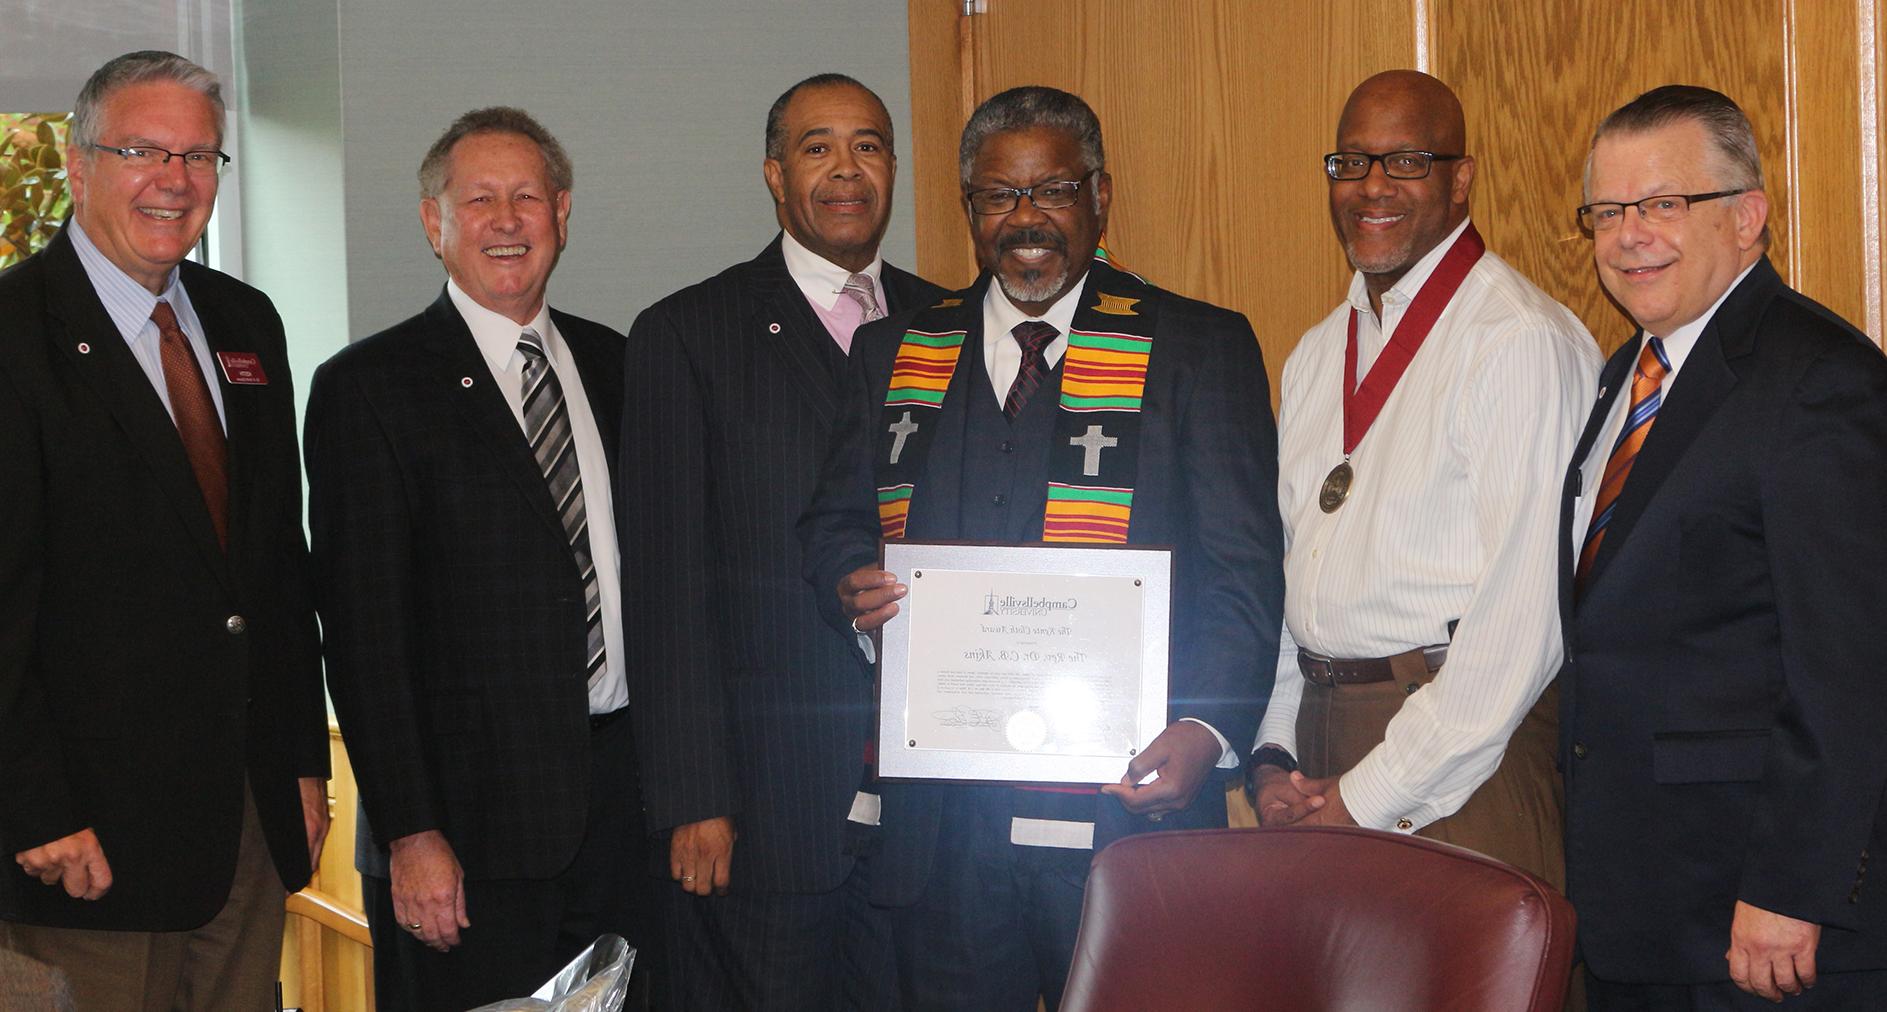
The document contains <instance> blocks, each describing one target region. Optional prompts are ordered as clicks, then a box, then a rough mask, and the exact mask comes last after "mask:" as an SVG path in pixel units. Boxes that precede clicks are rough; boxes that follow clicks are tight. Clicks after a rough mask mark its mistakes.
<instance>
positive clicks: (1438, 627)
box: [1252, 71, 1599, 887]
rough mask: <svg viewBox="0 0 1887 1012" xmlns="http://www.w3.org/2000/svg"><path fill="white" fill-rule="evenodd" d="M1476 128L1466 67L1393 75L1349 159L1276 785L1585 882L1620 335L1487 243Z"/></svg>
mask: <svg viewBox="0 0 1887 1012" xmlns="http://www.w3.org/2000/svg"><path fill="white" fill-rule="evenodd" d="M1465 136H1466V128H1465V126H1464V123H1463V117H1462V113H1461V104H1460V102H1459V101H1458V100H1457V99H1456V98H1455V96H1454V94H1453V92H1451V91H1449V90H1448V87H1447V86H1446V85H1444V84H1442V83H1441V82H1440V81H1437V80H1435V79H1434V78H1432V77H1429V76H1427V75H1425V74H1418V73H1415V72H1413V71H1393V72H1390V73H1385V74H1379V75H1377V76H1375V77H1373V78H1370V79H1369V80H1368V81H1365V82H1364V83H1363V84H1362V85H1361V86H1360V87H1358V88H1357V89H1356V91H1355V92H1354V93H1353V94H1352V95H1351V96H1350V99H1349V102H1348V104H1346V105H1345V106H1344V109H1343V116H1342V118H1341V120H1340V121H1339V122H1338V125H1337V150H1336V151H1335V152H1334V153H1332V154H1330V155H1327V156H1326V157H1325V159H1324V170H1325V173H1326V175H1327V176H1328V177H1329V180H1330V217H1331V221H1332V223H1333V224H1334V225H1335V227H1336V231H1337V237H1338V239H1339V240H1341V242H1342V243H1343V247H1344V251H1345V253H1346V254H1347V255H1348V256H1349V259H1350V263H1351V265H1352V266H1354V267H1355V268H1356V275H1355V277H1354V279H1353V280H1352V281H1351V283H1350V291H1349V295H1348V297H1347V298H1346V299H1345V300H1344V302H1343V303H1342V304H1341V305H1340V306H1338V307H1337V309H1336V310H1335V311H1334V312H1332V313H1331V314H1330V315H1329V316H1328V317H1325V318H1324V320H1323V322H1321V323H1319V324H1317V325H1316V326H1315V327H1313V328H1311V330H1310V331H1309V332H1308V333H1306V334H1305V335H1304V337H1303V339H1302V340H1301V341H1300V342H1299V343H1298V346H1297V349H1296V351H1294V352H1292V354H1291V357H1290V360H1289V361H1288V362H1287V363H1286V364H1285V367H1284V379H1283V383H1282V385H1283V388H1284V389H1283V400H1282V406H1281V409H1280V412H1279V429H1280V437H1281V444H1280V450H1279V453H1280V457H1281V468H1282V475H1281V478H1280V481H1279V486H1278V500H1279V506H1280V508H1281V509H1282V511H1283V514H1284V528H1285V536H1286V541H1287V543H1288V544H1289V549H1288V551H1287V554H1286V556H1285V572H1286V573H1287V574H1288V580H1287V584H1288V586H1289V588H1290V592H1289V594H1288V595H1287V596H1286V599H1285V618H1286V623H1287V624H1286V627H1285V630H1284V634H1283V636H1282V638H1281V640H1282V649H1281V650H1280V653H1279V660H1278V671H1277V689H1276V691H1275V693H1274V694H1273V696H1272V700H1271V705H1270V708H1269V709H1268V710H1267V711H1266V713H1265V719H1264V724H1263V727H1262V729H1261V731H1260V733H1259V737H1258V743H1259V746H1260V747H1259V748H1258V749H1257V750H1256V751H1255V752H1254V753H1253V757H1252V779H1253V782H1254V784H1255V786H1256V798H1255V802H1254V807H1255V808H1256V809H1257V810H1258V817H1259V819H1260V821H1261V822H1262V823H1263V824H1265V825H1267V826H1271V825H1283V824H1287V823H1290V822H1293V821H1297V820H1299V819H1303V820H1304V821H1307V822H1329V823H1335V824H1341V825H1352V824H1354V825H1362V826H1367V827H1370V828H1374V829H1386V830H1395V831H1400V832H1416V833H1420V834H1422V835H1424V836H1430V837H1434V838H1437V839H1441V840H1446V841H1448V842H1451V843H1457V844H1460V845H1462V846H1466V847H1469V848H1472V849H1474V850H1479V851H1482V852H1484V853H1487V854H1490V855H1492V856H1494V857H1497V858H1500V859H1502V860H1505V861H1508V862H1510V863H1512V864H1516V865H1519V866H1520V867H1522V868H1525V869H1527V870H1529V871H1531V872H1533V873H1535V874H1537V875H1540V876H1542V877H1544V878H1546V879H1547V880H1549V881H1551V882H1553V883H1554V884H1556V885H1560V886H1562V887H1563V885H1564V881H1565V877H1564V860H1563V848H1562V844H1561V842H1560V815H1559V812H1560V783H1559V779H1558V776H1557V774H1555V772H1554V769H1553V749H1554V746H1555V741H1554V734H1555V733H1554V720H1553V713H1554V711H1553V705H1554V703H1553V694H1552V693H1551V691H1549V690H1548V683H1549V682H1551V680H1552V678H1553V674H1554V672H1555V671H1556V670H1557V669H1558V667H1559V662H1560V655H1561V646H1560V636H1559V627H1558V612H1557V607H1558V606H1557V602H1556V601H1555V598H1554V586H1555V583H1554V576H1555V574H1556V573H1557V559H1556V555H1555V546H1556V544H1557V542H1556V540H1555V538H1556V532H1557V524H1558V517H1559V487H1560V479H1561V468H1563V467H1564V464H1565V461H1566V460H1567V458H1568V456H1569V454H1570V453H1571V451H1572V446H1573V443H1574V441H1575V440H1577V438H1578V435H1579V429H1580V420H1581V419H1582V418H1583V417H1584V412H1585V409H1586V405H1587V404H1589V403H1590V402H1591V400H1592V391H1593V387H1594V377H1595V376H1596V375H1597V367H1598V363H1599V357H1598V349H1597V348H1596V347H1595V346H1594V345H1593V342H1592V338H1591V336H1590V335H1588V334H1587V333H1586V330H1585V328H1584V327H1583V326H1582V325H1581V324H1580V323H1579V321H1578V319H1577V318H1575V317H1574V316H1573V315H1572V313H1571V312H1569V311H1567V310H1566V309H1565V307H1563V306H1561V305H1559V304H1558V303H1556V302H1554V301H1553V300H1552V299H1551V298H1550V297H1549V296H1548V295H1546V293H1544V292H1542V291H1540V290H1539V289H1538V288H1536V287H1534V286H1533V285H1532V284H1531V283H1529V282H1528V281H1527V279H1526V278H1524V277H1521V276H1520V274H1519V273H1517V272H1516V271H1514V270H1513V268H1511V267H1509V266H1507V264H1506V263H1505V262H1503V261H1502V260H1501V259H1500V258H1499V257H1496V256H1494V255H1493V254H1491V253H1487V252H1485V247H1484V246H1483V244H1482V242H1481V237H1480V234H1479V233H1478V232H1476V231H1475V228H1474V225H1473V224H1472V223H1470V222H1469V221H1468V192H1469V189H1470V187H1471V185H1472V183H1473V180H1474V160H1473V159H1472V158H1470V157H1468V156H1467V155H1466V154H1465ZM1543 694H1544V695H1543ZM1299 767H1301V770H1300V768H1299Z"/></svg>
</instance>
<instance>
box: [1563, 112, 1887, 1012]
mask: <svg viewBox="0 0 1887 1012" xmlns="http://www.w3.org/2000/svg"><path fill="white" fill-rule="evenodd" d="M1585 192H1586V200H1588V201H1590V202H1591V203H1588V204H1587V205H1586V206H1584V207H1582V208H1580V217H1581V220H1582V221H1583V222H1584V224H1585V225H1586V227H1587V228H1588V229H1589V230H1591V232H1592V236H1593V240H1594V242H1593V255H1594V259H1595V260H1596V262H1597V265H1598V273H1599V277H1600V279H1601V280H1602V281H1604V283H1605V286H1606V289H1607V290H1608V291H1609V292H1611V294H1612V297H1613V298H1614V299H1616V300H1617V302H1618V304H1619V305H1620V306H1622V307H1623V308H1624V309H1625V311H1626V312H1627V313H1629V314H1630V315H1631V317H1632V319H1633V320H1635V321H1636V322H1637V324H1638V326H1639V334H1638V336H1637V337H1636V338H1635V339H1634V340H1632V341H1631V342H1629V343H1627V344H1626V345H1625V346H1624V347H1623V348H1621V349H1620V350H1619V351H1618V353H1617V354H1616V355H1614V356H1613V357H1612V360H1611V361H1610V362H1609V363H1607V364H1606V367H1605V371H1604V373H1603V374H1602V376H1601V377H1600V391H1599V400H1598V403H1597V404H1596V405H1595V406H1594V408H1593V411H1592V415H1591V419H1590V421H1589V422H1588V424H1587V426H1586V430H1585V434H1584V436H1583V437H1582V439H1581V441H1580V443H1579V447H1578V449H1577V450H1576V451H1575V454H1574V457H1573V461H1572V468H1571V471H1570V473H1569V474H1568V475H1567V479H1566V496H1565V506H1564V511H1563V513H1562V517H1563V523H1564V525H1565V532H1564V534H1565V536H1564V538H1563V539H1562V540H1563V544H1562V545H1561V550H1562V556H1561V566H1560V569H1561V575H1562V579H1561V602H1562V611H1563V615H1564V625H1565V633H1566V663H1565V668H1564V671H1563V672H1562V683H1563V685H1564V686H1565V688H1564V689H1563V690H1562V692H1563V694H1562V696H1561V699H1562V723H1561V762H1562V764H1563V767H1564V769H1565V773H1566V808H1567V818H1566V830H1567V849H1566V864H1567V873H1568V892H1569V894H1570V895H1571V897H1572V900H1573V904H1574V905H1575V907H1576V908H1577V909H1578V912H1579V936H1580V945H1581V949H1582V952H1583V955H1584V959H1585V964H1586V967H1587V969H1588V971H1589V984H1590V996H1591V1002H1592V1007H1593V1008H1595V1009H1637V1008H1668V1007H1682V1008H1692V1007H1695V1008H1713V1009H1714V1008H1733V1007H1734V1008H1742V1007H1752V1008H1755V1007H1762V1005H1763V1003H1762V1002H1761V1001H1759V1000H1758V998H1766V999H1768V1000H1770V1001H1778V1000H1783V1001H1784V1003H1785V1005H1790V1006H1801V1007H1813V1008H1830V1009H1836V1008H1838V1009H1860V1008H1884V1007H1887V972H1884V971H1887V896H1883V895H1882V893H1881V890H1879V889H1878V888H1869V887H1868V886H1867V885H1866V882H1865V878H1866V872H1867V862H1868V855H1869V854H1870V853H1873V854H1879V853H1882V852H1883V848H1884V846H1887V832H1883V827H1884V826H1887V821H1884V820H1883V816H1887V813H1884V812H1883V811H1882V807H1881V797H1882V790H1883V788H1884V787H1887V752H1883V750H1882V749H1881V745H1880V737H1881V729H1882V728H1883V727H1887V691H1883V690H1882V686H1881V677H1880V670H1881V664H1882V658H1883V657H1884V656H1887V624H1883V623H1882V621H1881V615H1882V611H1883V609H1884V608H1887V539H1883V538H1882V537H1881V536H1880V534H1879V532H1878V531H1876V530H1875V529H1874V528H1873V525H1872V524H1871V522H1870V520H1869V518H1870V517H1871V516H1872V515H1873V513H1874V512H1875V511H1877V510H1878V509H1879V507H1880V504H1881V502H1882V501H1887V361H1883V360H1882V357H1881V354H1880V351H1879V349H1877V348H1875V347H1874V346H1873V345H1872V344H1871V343H1870V342H1869V341H1868V340H1867V339H1866V338H1865V337H1863V336H1862V335H1861V334H1860V333H1858V332H1857V331H1855V329H1854V328H1853V327H1851V326H1849V325H1848V324H1847V323H1845V322H1843V321H1842V320H1841V319H1840V318H1838V317H1836V316H1835V315H1834V314H1833V313H1830V312H1829V311H1828V310H1826V309H1824V308H1822V307H1821V306H1819V305H1817V304H1815V303H1814V302H1812V301H1810V300H1809V299H1807V298H1805V297H1803V296H1802V295H1800V294H1798V293H1796V292H1794V291H1792V290H1791V289H1789V288H1788V287H1787V286H1786V285H1784V284H1783V283H1782V280H1781V278H1779V277H1778V276H1777V275H1776V271H1775V269H1774V268H1773V267H1771V266H1770V264H1769V261H1768V259H1767V258H1766V257H1765V256H1764V250H1765V249H1766V248H1767V244H1768V243H1767V240H1768V230H1767V219H1768V210H1769V206H1768V199H1767V197H1766V196H1765V194H1764V193H1763V181H1762V165H1761V162H1760V161H1759V159H1758V157H1757V153H1756V143H1755V139H1754V138H1753V136H1752V135H1751V131H1750V126H1749V122H1748V120H1747V119H1745V118H1744V116H1743V113H1742V111H1741V110H1740V109H1738V108H1737V107H1736V105H1735V103H1733V102H1731V101H1730V100H1729V99H1728V98H1726V97H1724V96H1723V95H1720V94H1718V93H1717V92H1714V91H1710V90H1708V89H1704V88H1695V87H1687V86H1675V85H1673V86H1667V87H1662V88H1658V89H1655V90H1653V91H1650V92H1647V93H1645V94H1644V95H1641V96H1639V97H1638V98H1637V99H1635V100H1633V101H1632V102H1631V103H1629V104H1628V105H1626V106H1624V107H1623V108H1621V109H1619V110H1618V111H1616V112H1614V113H1612V115H1611V116H1610V117H1608V118H1607V119H1606V120H1605V122H1604V123H1602V124H1600V126H1599V129H1598V131H1597V134H1596V136H1595V138H1594V140H1593V144H1592V152H1591V154H1590V155H1589V157H1588V159H1587V164H1586V191H1585ZM1809 988H1813V990H1807V989H1809ZM1746 992H1747V993H1746ZM1798 994H1799V997H1789V998H1787V999H1786V1000H1785V999H1784V996H1785V995H1791V996H1793V995H1798Z"/></svg>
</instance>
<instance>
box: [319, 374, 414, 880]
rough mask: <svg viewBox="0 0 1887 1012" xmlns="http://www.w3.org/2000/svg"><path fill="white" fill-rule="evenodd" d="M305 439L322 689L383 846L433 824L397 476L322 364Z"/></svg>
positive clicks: (354, 384) (349, 381)
mask: <svg viewBox="0 0 1887 1012" xmlns="http://www.w3.org/2000/svg"><path fill="white" fill-rule="evenodd" d="M304 438H305V440H306V442H307V446H306V453H307V458H308V515H309V527H310V529H311V530H312V531H313V533H314V558H315V582H316V587H317V593H316V600H317V603H318V604H319V605H320V608H321V619H322V622H323V623H325V626H326V634H327V635H326V643H327V664H328V678H329V680H330V681H331V682H332V683H333V685H334V688H335V692H334V701H335V706H336V707H337V709H339V711H340V713H339V716H340V719H341V726H343V727H345V728H347V731H348V733H347V744H348V754H349V759H350V760H351V761H352V763H353V765H354V768H355V770H356V772H357V773H358V774H359V778H360V781H361V783H362V785H363V786H364V789H363V790H362V792H361V799H362V803H363V804H364V805H365V806H366V808H367V815H368V821H369V822H370V823H371V824H372V826H373V830H374V836H375V838H376V839H377V840H378V841H379V842H380V843H381V844H382V845H385V844H387V843H390V842H391V841H393V840H396V839H399V838H400V837H402V836H408V835H411V834H413V833H418V832H422V831H424V830H428V829H437V828H440V826H441V823H442V813H441V811H440V808H439V803H438V793H437V789H436V785H435V784H434V782H433V775H432V772H431V767H430V765H429V764H428V762H427V761H426V756H425V752H424V749H423V747H422V745H421V737H420V731H419V720H418V710H417V705H416V701H415V691H416V689H417V685H416V681H417V670H416V666H415V665H416V658H415V651H414V642H413V638H414V637H413V631H414V629H415V626H416V623H417V622H418V621H419V616H418V615H417V614H416V609H415V594H414V588H413V586H412V580H413V573H414V568H413V555H414V544H413V540H414V535H413V526H412V525H413V518H412V516H411V513H410V510H409V508H408V490H407V488H406V478H407V476H406V475H405V473H404V471H403V468H402V466H401V461H400V459H399V456H398V454H397V452H396V448H395V447H394V445H393V442H392V440H391V439H390V438H389V436H388V434H387V433H386V431H385V430H384V429H383V428H382V426H381V425H380V422H379V420H378V418H377V416H376V411H375V406H374V404H373V403H372V400H371V398H370V397H369V396H368V395H367V394H366V392H365V391H363V390H362V388H361V384H360V382H359V379H358V377H356V376H355V375H353V374H352V373H349V372H344V371H342V370H340V369H336V368H335V367H334V365H333V364H330V365H327V366H323V367H322V368H321V369H320V370H319V371H317V372H316V373H315V379H314V385H313V387H312V388H311V389H310V391H309V397H308V419H307V425H306V426H305V427H304Z"/></svg>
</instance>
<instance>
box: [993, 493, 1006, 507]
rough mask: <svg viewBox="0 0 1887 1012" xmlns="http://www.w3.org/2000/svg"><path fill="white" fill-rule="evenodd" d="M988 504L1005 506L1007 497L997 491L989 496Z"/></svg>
mask: <svg viewBox="0 0 1887 1012" xmlns="http://www.w3.org/2000/svg"><path fill="white" fill-rule="evenodd" d="M989 504H990V505H991V506H1007V505H1009V497H1008V496H1006V495H1003V494H1002V493H1000V492H998V493H996V494H995V495H993V496H990V497H989Z"/></svg>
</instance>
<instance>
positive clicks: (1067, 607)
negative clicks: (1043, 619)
mask: <svg viewBox="0 0 1887 1012" xmlns="http://www.w3.org/2000/svg"><path fill="white" fill-rule="evenodd" d="M1079 606H1080V601H1079V599H1077V598H1072V597H1070V598H1053V597H1035V596H1033V595H1031V596H1029V597H1017V596H1015V595H1014V594H1004V595H1002V596H1000V597H998V596H997V595H996V592H995V591H993V590H992V591H990V592H989V594H988V595H987V596H986V597H985V598H984V599H983V614H985V615H1054V614H1057V613H1059V612H1064V611H1074V610H1075V609H1076V608H1077V607H1079Z"/></svg>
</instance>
